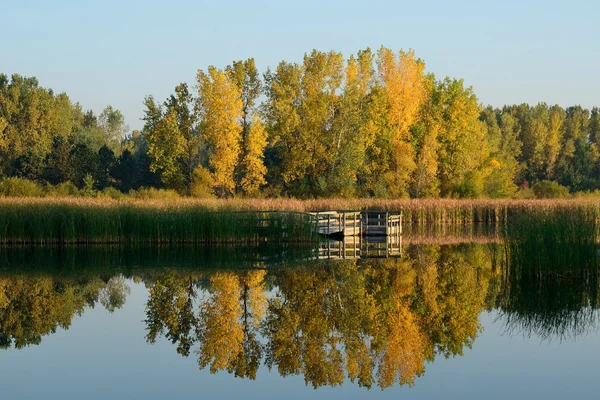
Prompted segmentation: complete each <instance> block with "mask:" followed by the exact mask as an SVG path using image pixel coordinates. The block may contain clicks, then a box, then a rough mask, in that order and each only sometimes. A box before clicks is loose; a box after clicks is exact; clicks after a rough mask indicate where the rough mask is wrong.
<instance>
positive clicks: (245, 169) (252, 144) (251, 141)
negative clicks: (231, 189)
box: [241, 116, 267, 196]
mask: <svg viewBox="0 0 600 400" xmlns="http://www.w3.org/2000/svg"><path fill="white" fill-rule="evenodd" d="M244 147H245V149H246V151H245V154H244V157H243V159H242V181H241V186H242V190H243V191H244V193H245V194H246V195H248V196H255V195H257V194H258V193H259V189H260V187H261V186H262V185H264V184H265V183H267V181H266V180H265V175H266V174H267V167H265V163H264V159H265V154H264V153H265V147H267V133H266V131H265V127H264V125H263V123H262V122H261V121H260V120H259V119H258V117H256V116H255V117H254V119H253V121H252V123H251V124H250V127H249V128H248V133H247V135H246V138H245V146H244Z"/></svg>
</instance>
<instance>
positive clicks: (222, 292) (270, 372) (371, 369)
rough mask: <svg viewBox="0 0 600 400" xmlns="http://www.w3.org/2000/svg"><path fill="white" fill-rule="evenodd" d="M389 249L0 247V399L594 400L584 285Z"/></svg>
mask: <svg viewBox="0 0 600 400" xmlns="http://www.w3.org/2000/svg"><path fill="white" fill-rule="evenodd" d="M330 254H331V253H330ZM338 254H339V253H338ZM401 254H402V255H401V257H392V258H369V259H364V258H363V259H346V260H313V259H314V258H316V257H315V254H314V252H311V251H310V250H307V249H298V248H286V249H275V250H274V249H257V248H251V249H248V248H246V249H244V248H235V249H234V248H227V247H224V248H204V249H143V248H141V249H127V250H124V249H118V248H79V249H77V248H73V249H38V250H28V249H8V250H7V249H4V250H2V251H1V252H0V262H1V264H0V265H1V268H0V399H32V398H45V399H84V398H85V399H106V398H110V399H122V398H123V399H125V398H143V399H163V398H178V399H187V398H201V397H203V398H213V397H217V396H219V397H221V398H234V397H236V398H240V397H243V398H249V399H251V398H252V399H253V398H257V399H265V398H266V399H271V398H273V399H279V398H287V399H296V398H297V399H304V398H307V397H310V398H327V399H331V398H399V397H402V398H407V399H432V398H450V399H454V398H457V399H458V398H460V399H464V398H474V399H476V398H477V399H478V398H488V399H506V398H545V399H564V398H597V393H598V392H599V391H600V382H599V380H598V378H597V369H598V367H599V366H600V362H599V361H598V357H599V356H600V341H599V340H598V338H599V337H598V332H597V316H598V315H597V312H596V309H597V307H598V305H599V304H600V300H599V298H598V290H597V289H598V287H597V286H598V285H597V284H596V283H594V284H593V285H590V283H589V282H581V281H577V280H574V279H568V280H560V279H558V280H553V281H552V282H545V283H543V284H541V283H540V282H528V281H515V280H514V279H511V278H506V277H505V276H506V275H505V274H504V273H503V267H502V251H501V247H500V245H499V244H497V243H493V242H491V243H484V244H482V243H478V244H475V243H471V244H460V245H451V246H450V245H446V246H439V245H411V244H404V245H402V249H401ZM320 258H322V257H320Z"/></svg>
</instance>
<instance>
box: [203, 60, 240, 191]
mask: <svg viewBox="0 0 600 400" xmlns="http://www.w3.org/2000/svg"><path fill="white" fill-rule="evenodd" d="M197 81H198V113H199V117H200V121H201V123H200V131H201V133H202V136H203V138H204V139H205V140H206V142H207V144H208V150H209V160H208V164H209V166H210V169H211V172H212V174H213V177H214V180H215V186H216V187H217V188H218V192H219V195H220V196H221V197H224V196H227V195H231V194H233V193H234V191H235V177H234V171H235V167H236V164H237V162H238V159H239V154H240V139H241V132H242V128H241V127H240V125H239V124H238V120H239V119H240V118H241V116H242V106H243V104H242V100H241V94H240V89H239V88H238V87H237V86H236V85H235V84H234V83H233V82H231V80H230V79H229V78H228V76H227V74H226V73H225V72H223V71H221V70H218V69H216V68H215V67H212V66H211V67H209V68H208V73H204V72H203V71H202V70H198V76H197Z"/></svg>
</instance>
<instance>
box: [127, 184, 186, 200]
mask: <svg viewBox="0 0 600 400" xmlns="http://www.w3.org/2000/svg"><path fill="white" fill-rule="evenodd" d="M128 195H129V196H130V197H133V198H134V199H139V200H172V199H178V198H180V197H181V196H180V195H179V193H177V192H176V191H174V190H171V189H155V188H153V187H149V188H139V189H138V190H132V191H130V192H129V193H128Z"/></svg>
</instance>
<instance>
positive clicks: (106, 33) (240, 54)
mask: <svg viewBox="0 0 600 400" xmlns="http://www.w3.org/2000/svg"><path fill="white" fill-rule="evenodd" d="M599 16H600V2H597V1H593V0H588V1H583V0H571V1H569V2H566V1H554V0H545V1H542V0H529V1H527V0H521V1H512V0H504V1H496V0H490V1H475V0H474V1H466V0H463V1H457V0H454V1H417V0H413V1H410V2H407V1H377V0H371V1H354V0H346V1H325V0H321V1H313V0H305V1H302V2H298V1H294V2H292V1H282V0H280V1H267V0H256V1H252V2H250V1H233V0H232V1H176V0H172V1H169V2H166V1H153V0H145V1H137V0H135V1H127V0H121V1H118V0H104V1H87V0H71V1H59V0H55V1H45V0H44V1H42V0H39V1H33V0H29V1H28V0H18V1H17V0H0V21H1V22H0V37H1V38H2V47H1V49H0V71H1V72H4V73H7V74H12V73H19V74H21V75H26V76H36V77H37V78H38V79H39V80H40V83H41V85H42V86H45V87H50V88H53V89H54V90H55V91H57V92H62V91H64V92H67V93H68V94H69V96H70V97H71V98H72V99H73V100H75V101H79V102H80V103H81V104H82V105H83V107H84V108H86V109H87V108H91V109H93V110H94V111H96V112H100V111H101V110H102V109H103V108H104V106H105V105H107V104H111V105H113V106H114V107H116V108H118V109H120V110H121V111H122V112H123V113H124V114H125V117H126V120H127V122H128V124H129V125H130V126H131V127H132V128H140V127H141V126H142V122H141V121H140V118H141V116H142V115H143V106H142V100H143V98H144V96H145V95H148V94H152V95H154V96H155V97H156V98H157V99H160V100H161V101H162V100H163V99H164V98H165V97H166V96H168V95H169V94H170V93H171V92H172V90H173V88H174V87H175V85H176V84H178V83H179V82H182V81H186V82H188V83H190V84H193V83H194V78H195V74H196V71H197V69H198V68H202V69H205V68H206V67H207V66H208V65H215V66H217V67H224V66H226V65H228V64H230V63H231V61H232V60H239V59H245V58H248V57H254V58H255V60H256V63H257V65H258V67H259V68H260V69H261V70H264V69H265V68H266V67H268V66H270V67H274V66H276V65H277V63H278V62H279V61H281V60H286V61H301V59H302V56H303V54H304V53H305V52H309V51H311V50H312V49H313V48H316V49H319V50H337V51H341V52H343V53H344V54H345V55H349V54H350V53H354V52H356V51H357V50H359V49H363V48H365V47H371V48H373V49H377V48H378V47H380V46H381V45H384V46H386V47H390V48H393V49H396V50H398V49H409V48H413V49H414V50H415V51H416V54H417V56H418V57H420V58H422V59H424V60H425V63H426V65H427V69H428V71H430V72H433V73H435V74H436V76H438V77H444V76H446V75H448V76H451V77H457V78H464V80H465V82H466V83H467V84H468V85H472V86H473V87H474V90H475V92H476V93H477V95H478V97H479V99H480V101H481V102H482V103H484V104H492V105H496V106H499V105H503V104H506V103H511V104H512V103H521V102H529V103H537V102H539V101H545V102H547V103H552V104H555V103H556V104H560V105H563V106H567V105H572V104H581V105H583V106H584V107H592V106H594V105H600V74H599V73H600V40H599V39H598V25H599V24H598V21H599V20H598V18H599Z"/></svg>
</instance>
